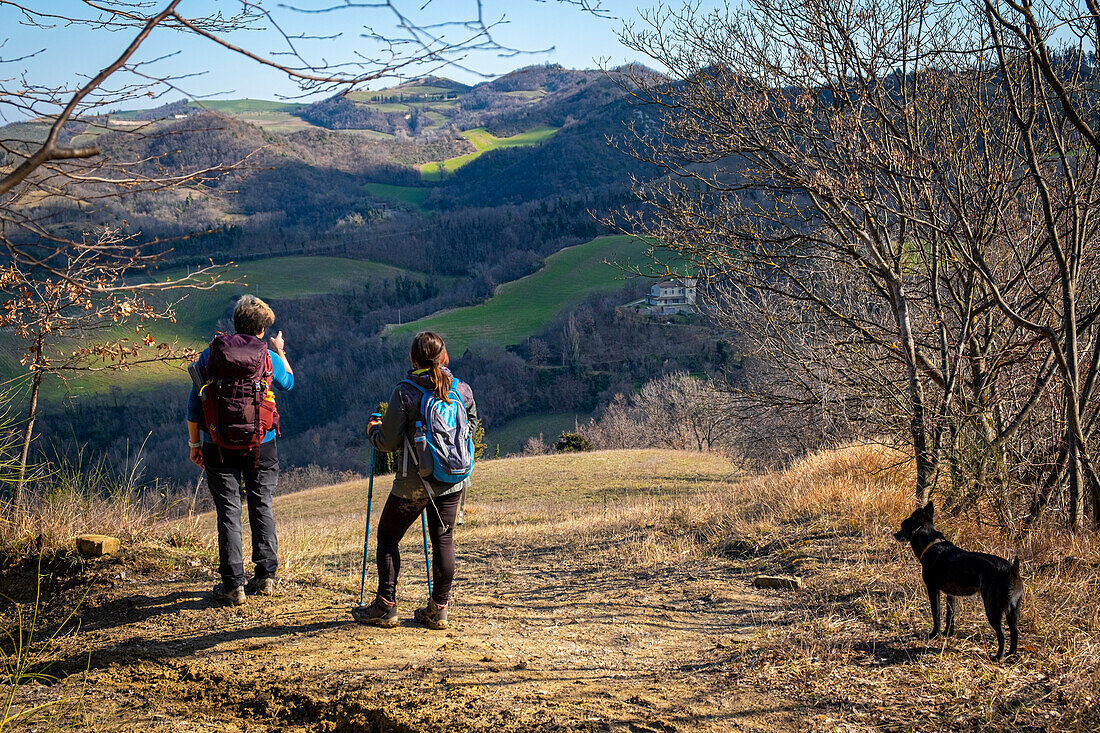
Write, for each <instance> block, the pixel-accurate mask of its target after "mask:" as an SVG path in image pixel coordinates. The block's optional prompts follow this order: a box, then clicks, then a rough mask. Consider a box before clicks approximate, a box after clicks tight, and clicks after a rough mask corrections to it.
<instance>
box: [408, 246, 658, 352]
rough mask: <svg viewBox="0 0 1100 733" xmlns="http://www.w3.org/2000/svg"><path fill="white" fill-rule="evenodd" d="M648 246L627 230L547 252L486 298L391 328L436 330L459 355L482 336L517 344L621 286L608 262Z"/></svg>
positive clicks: (639, 255)
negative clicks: (542, 261) (531, 269)
mask: <svg viewBox="0 0 1100 733" xmlns="http://www.w3.org/2000/svg"><path fill="white" fill-rule="evenodd" d="M646 250H647V246H646V245H645V244H644V243H643V242H640V241H638V240H636V239H634V238H632V237H626V236H613V237H599V238H597V239H593V240H592V241H591V242H585V243H584V244H578V245H576V246H575V247H567V248H565V249H563V250H561V251H560V252H556V253H554V254H552V255H550V256H549V257H547V258H546V265H545V266H544V267H543V268H542V269H541V270H539V271H538V272H536V273H534V274H533V275H528V276H527V277H524V278H521V279H519V280H516V281H514V282H510V283H505V284H503V285H501V286H500V287H499V288H497V291H496V293H494V295H493V297H492V298H490V299H489V300H487V301H486V302H484V303H480V304H478V305H474V306H469V307H466V308H457V309H454V310H450V311H445V312H443V313H437V314H435V315H431V316H428V317H426V318H421V319H420V320H418V321H412V322H410V323H406V324H402V325H400V326H392V327H390V328H388V329H387V334H389V335H392V336H409V335H412V334H414V333H416V332H417V331H423V330H425V329H427V330H431V331H435V332H436V333H438V334H440V335H441V336H443V338H444V339H445V340H446V341H447V348H448V350H449V351H450V352H451V353H452V354H454V355H455V356H458V355H461V354H462V353H463V352H464V351H465V350H466V347H468V346H469V345H470V344H472V343H473V342H475V341H479V340H482V339H486V340H489V341H494V342H496V343H498V344H501V345H504V346H507V345H510V344H517V343H519V342H520V341H522V340H523V339H525V338H527V337H528V336H531V335H532V334H534V333H537V332H538V331H539V329H541V328H542V327H543V326H544V325H545V324H546V323H547V322H549V321H550V320H551V319H553V318H554V317H555V316H557V315H558V314H559V313H561V312H562V311H564V310H565V309H567V308H568V307H570V306H573V305H576V304H578V303H580V302H582V301H583V300H584V299H585V298H587V297H588V295H589V294H590V293H592V292H595V291H598V290H614V289H615V288H619V287H622V285H623V282H624V278H625V275H624V273H623V272H622V270H620V269H619V268H617V267H615V266H613V265H611V264H607V262H608V261H610V262H639V261H640V260H642V259H643V258H644V257H645V255H646Z"/></svg>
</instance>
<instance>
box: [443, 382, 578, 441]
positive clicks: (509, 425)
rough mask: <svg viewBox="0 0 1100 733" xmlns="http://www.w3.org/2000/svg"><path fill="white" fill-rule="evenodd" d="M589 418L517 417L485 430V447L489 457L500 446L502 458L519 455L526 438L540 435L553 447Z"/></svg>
mask: <svg viewBox="0 0 1100 733" xmlns="http://www.w3.org/2000/svg"><path fill="white" fill-rule="evenodd" d="M460 376H461V375H460ZM591 417H592V414H591V413H585V412H556V413H551V414H548V415H527V416H525V417H517V418H516V419H515V420H509V421H508V422H506V423H504V424H503V425H501V426H499V427H496V428H493V429H491V430H486V431H485V445H486V446H488V452H489V454H490V455H492V454H493V453H494V452H495V451H496V449H497V446H500V454H501V455H502V456H507V455H514V454H516V453H519V452H520V451H521V450H522V449H523V444H524V443H525V442H527V439H528V438H533V437H538V436H539V435H540V434H541V435H542V437H543V440H544V441H546V443H547V445H553V443H554V440H555V439H556V438H557V437H558V436H559V435H561V434H562V433H563V432H567V431H569V432H571V431H572V430H573V428H574V427H575V426H576V424H577V423H580V424H582V425H583V424H584V423H585V422H587V421H588V420H589V418H591Z"/></svg>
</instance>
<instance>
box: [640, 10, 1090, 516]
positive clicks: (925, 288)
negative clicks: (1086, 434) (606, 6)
mask: <svg viewBox="0 0 1100 733" xmlns="http://www.w3.org/2000/svg"><path fill="white" fill-rule="evenodd" d="M974 10H975V8H969V11H974ZM625 40H626V41H627V43H628V44H629V45H632V46H634V47H635V48H636V49H638V50H640V51H642V52H644V53H646V54H648V55H650V56H651V57H652V58H654V59H655V60H657V61H659V62H660V63H661V64H663V65H664V66H666V67H667V68H668V69H670V71H671V72H672V78H671V80H665V79H661V78H654V77H652V76H647V75H641V74H635V75H634V76H633V78H631V79H630V83H631V84H632V85H633V87H634V88H635V89H637V90H638V96H640V97H641V98H642V99H644V100H645V101H646V102H648V103H650V104H652V105H655V106H657V107H658V108H660V109H661V110H662V112H663V119H664V125H663V128H662V130H661V132H660V134H657V135H653V134H648V133H647V132H646V131H642V130H639V131H638V139H637V143H636V146H635V149H634V152H635V154H636V155H638V156H639V157H642V158H643V159H646V160H649V161H651V162H653V163H654V164H656V165H658V166H660V167H662V168H663V169H664V170H665V171H666V172H667V173H668V175H667V176H666V177H665V178H664V179H662V180H658V181H655V182H652V183H647V184H640V185H638V186H637V187H636V188H637V192H638V194H639V195H640V197H641V198H642V200H643V201H644V202H645V203H646V204H647V207H646V211H645V213H644V214H642V215H639V216H634V217H632V218H631V217H628V219H629V220H630V228H631V230H632V231H634V232H639V233H645V234H647V235H649V236H650V237H652V238H653V241H655V242H658V246H662V247H665V248H668V249H672V250H674V251H676V252H677V253H678V254H680V255H682V256H685V257H687V258H688V259H689V260H691V261H692V262H694V263H695V264H696V265H697V266H698V267H699V269H700V273H701V275H702V276H703V279H704V286H705V287H704V288H703V293H704V295H706V296H709V297H704V299H703V302H704V303H705V304H706V305H708V306H709V308H710V310H711V313H712V315H714V316H715V317H716V318H718V319H719V320H723V321H724V322H725V323H726V325H728V326H732V327H735V328H738V329H739V330H742V331H744V332H747V333H748V334H749V335H750V338H751V340H752V341H753V342H754V344H755V347H756V349H755V357H756V358H757V359H759V360H761V361H763V362H766V363H767V364H769V373H768V379H769V380H770V381H769V382H768V383H767V384H757V385H750V386H749V388H747V389H745V390H742V391H741V394H740V395H739V396H740V397H741V398H745V399H749V400H750V401H754V402H755V403H756V405H758V406H769V405H770V406H771V407H772V408H773V409H788V410H789V409H792V408H794V409H797V410H798V411H801V412H802V414H803V415H808V414H811V413H812V412H813V411H818V412H819V413H820V415H821V416H822V417H821V419H820V420H818V424H820V425H821V426H822V427H823V428H824V429H825V430H826V431H827V432H828V433H832V434H833V435H836V434H837V433H838V432H839V431H843V430H846V429H849V426H851V425H852V424H853V423H855V424H857V425H861V426H862V427H861V429H862V430H863V431H864V432H869V433H870V434H871V435H877V434H886V435H891V436H895V437H896V438H898V439H902V440H904V441H905V442H908V443H909V445H910V446H911V447H912V450H913V453H914V457H915V460H916V468H917V472H916V474H917V482H916V487H915V498H917V499H918V500H920V501H923V500H926V499H927V497H928V495H929V494H930V493H931V492H932V490H933V489H934V488H935V487H936V486H937V485H938V483H939V479H938V476H939V475H940V473H941V470H942V469H943V468H944V466H945V464H946V466H947V467H948V468H949V470H950V474H951V478H952V481H951V484H952V486H953V487H954V488H955V492H956V493H957V494H964V495H965V494H970V495H973V494H974V493H975V492H977V491H984V487H985V486H988V485H995V486H999V487H1001V490H999V491H998V492H997V500H996V501H995V502H993V503H994V504H995V508H996V510H997V511H998V512H999V513H1000V514H1001V516H1002V519H1003V520H1004V521H1005V522H1006V523H1008V524H1013V523H1015V522H1016V521H1017V520H1018V517H1017V516H1016V512H1017V510H1016V509H1015V508H1014V507H1013V506H1010V504H1012V502H1011V501H1006V500H1005V497H1006V496H1008V495H1009V493H1011V492H1012V491H1015V490H1016V488H1014V487H1010V486H1008V484H1009V483H1010V482H1014V481H1020V480H1021V479H1022V477H1023V476H1024V475H1025V474H1026V473H1027V470H1028V469H1029V468H1030V467H1031V466H1033V465H1035V464H1037V463H1045V464H1049V463H1050V461H1049V458H1050V454H1051V450H1050V449H1051V446H1050V445H1049V444H1042V443H1039V442H1037V441H1034V440H1032V437H1033V436H1034V435H1037V434H1040V433H1041V432H1042V431H1041V430H1032V428H1033V427H1035V426H1036V420H1037V419H1038V417H1039V412H1038V411H1039V409H1040V408H1042V407H1043V406H1044V405H1046V404H1047V400H1048V399H1049V398H1050V397H1051V396H1052V394H1053V393H1054V392H1055V391H1056V390H1057V384H1056V382H1057V379H1056V377H1058V376H1059V375H1060V374H1064V373H1065V371H1064V370H1062V369H1060V367H1059V365H1060V363H1061V361H1064V360H1061V359H1059V357H1058V355H1057V354H1052V353H1051V352H1050V350H1049V349H1048V348H1045V347H1044V344H1043V341H1044V337H1043V336H1042V334H1040V333H1039V332H1038V331H1036V330H1035V329H1032V328H1029V326H1028V324H1026V323H1024V322H1022V321H1017V320H1014V319H1011V318H1006V317H1005V312H1004V304H1005V303H1009V302H1015V303H1020V304H1024V305H1025V306H1026V308H1028V309H1030V308H1036V307H1042V303H1043V298H1044V297H1046V295H1047V294H1048V293H1049V292H1051V287H1052V286H1046V285H1042V284H1039V285H1037V284H1036V282H1035V281H1034V278H1039V279H1042V278H1043V277H1045V276H1046V275H1048V274H1049V273H1051V272H1052V269H1051V268H1052V267H1054V266H1055V265H1056V262H1055V261H1054V259H1055V258H1051V257H1040V256H1034V257H1028V256H1026V255H1024V254H1023V251H1022V250H1021V248H1020V247H1019V246H1018V243H1019V242H1020V241H1022V239H1024V238H1025V237H1027V236H1028V235H1029V234H1033V233H1035V232H1037V231H1040V230H1041V226H1042V204H1041V201H1040V197H1039V196H1037V195H1036V194H1037V184H1036V181H1035V180H1034V176H1027V175H1022V171H1023V170H1024V168H1023V165H1025V164H1026V162H1025V161H1022V160H1021V155H1020V151H1021V149H1022V146H1021V145H1020V138H1019V126H1018V125H1017V124H1016V123H1014V122H1013V119H1012V116H1011V114H1010V106H1011V104H1012V99H1011V95H1010V93H1009V92H1008V90H1007V89H1006V88H1005V87H1004V86H1003V85H1002V84H1001V83H1000V80H1001V77H1002V76H1003V74H1004V73H1005V63H1004V61H1003V60H1000V59H998V58H996V57H995V56H991V55H990V54H989V53H987V52H986V51H985V49H987V48H989V46H990V44H991V43H995V42H996V38H995V36H994V34H992V33H991V32H990V30H989V28H988V25H987V24H986V23H984V22H982V20H981V16H980V14H979V13H976V12H968V9H962V10H959V9H958V8H956V7H954V6H952V7H951V8H946V7H944V8H940V7H937V6H930V5H925V4H916V5H912V4H907V3H900V2H895V1H894V0H879V1H877V2H869V3H860V4H858V5H856V4H830V3H819V2H811V3H790V2H786V1H785V0H754V2H751V3H749V4H748V6H747V7H745V8H743V9H741V10H738V11H729V10H728V9H727V10H725V11H717V12H711V13H700V12H697V11H696V10H694V9H692V8H689V9H687V10H683V11H669V10H660V11H657V12H656V13H655V14H653V15H651V16H649V17H648V18H647V23H646V24H645V26H643V27H642V28H635V29H630V30H629V31H628V33H627V35H626V39H625ZM1062 170H1063V174H1064V171H1065V170H1066V168H1065V167H1063V168H1062ZM1086 239H1087V237H1086ZM1084 246H1088V245H1087V243H1086V244H1085V245H1084ZM979 260H981V261H985V262H986V263H988V265H989V266H988V267H987V268H985V269H984V270H983V269H982V268H979V267H976V266H975V262H976V261H979ZM822 437H824V436H822ZM945 459H946V461H945ZM964 474H965V475H964Z"/></svg>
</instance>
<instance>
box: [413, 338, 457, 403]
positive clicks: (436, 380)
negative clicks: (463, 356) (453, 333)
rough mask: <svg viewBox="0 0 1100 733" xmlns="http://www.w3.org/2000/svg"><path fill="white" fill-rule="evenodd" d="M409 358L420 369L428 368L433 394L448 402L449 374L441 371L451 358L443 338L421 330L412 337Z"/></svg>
mask: <svg viewBox="0 0 1100 733" xmlns="http://www.w3.org/2000/svg"><path fill="white" fill-rule="evenodd" d="M409 359H410V360H412V363H413V364H415V365H416V366H417V367H419V368H420V369H427V370H428V375H429V376H430V377H431V381H432V388H433V389H434V390H435V396H436V397H437V398H439V399H441V400H443V401H444V402H447V403H449V402H450V401H451V398H450V393H451V375H450V374H448V373H447V372H445V371H443V367H445V366H447V364H448V363H450V360H451V359H450V357H449V356H448V355H447V346H446V345H445V344H444V343H443V339H441V338H440V337H439V336H437V335H436V334H434V333H432V332H431V331H421V332H420V333H418V334H416V336H415V337H414V338H413V342H412V348H411V349H409Z"/></svg>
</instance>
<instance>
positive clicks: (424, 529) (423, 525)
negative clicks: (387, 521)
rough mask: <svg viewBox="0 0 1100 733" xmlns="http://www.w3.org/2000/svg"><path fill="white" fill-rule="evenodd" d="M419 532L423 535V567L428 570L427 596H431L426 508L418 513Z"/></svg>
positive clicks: (430, 566)
mask: <svg viewBox="0 0 1100 733" xmlns="http://www.w3.org/2000/svg"><path fill="white" fill-rule="evenodd" d="M420 531H421V532H423V533H424V565H426V566H427V568H428V595H429V596H430V595H431V594H432V561H431V559H430V558H429V557H428V507H424V511H422V512H420Z"/></svg>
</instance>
